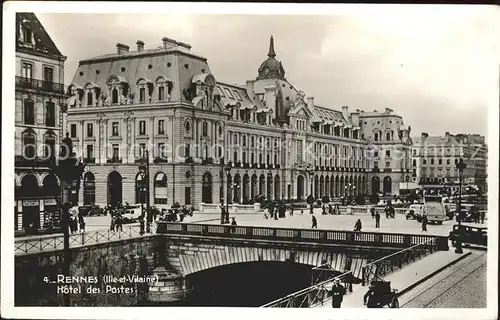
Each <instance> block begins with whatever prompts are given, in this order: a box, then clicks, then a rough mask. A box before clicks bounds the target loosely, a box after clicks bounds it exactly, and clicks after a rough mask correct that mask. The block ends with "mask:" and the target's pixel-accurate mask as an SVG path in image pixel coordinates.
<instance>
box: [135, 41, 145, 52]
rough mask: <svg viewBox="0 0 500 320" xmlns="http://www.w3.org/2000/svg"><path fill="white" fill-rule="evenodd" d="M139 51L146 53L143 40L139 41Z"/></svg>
mask: <svg viewBox="0 0 500 320" xmlns="http://www.w3.org/2000/svg"><path fill="white" fill-rule="evenodd" d="M136 44H137V51H139V52H142V51H144V41H142V40H137V42H136Z"/></svg>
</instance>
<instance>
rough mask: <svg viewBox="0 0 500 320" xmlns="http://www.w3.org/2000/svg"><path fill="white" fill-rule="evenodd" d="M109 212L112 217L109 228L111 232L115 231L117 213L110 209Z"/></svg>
mask: <svg viewBox="0 0 500 320" xmlns="http://www.w3.org/2000/svg"><path fill="white" fill-rule="evenodd" d="M108 212H109V215H110V216H111V225H110V226H109V230H111V231H115V226H116V216H115V213H114V212H113V211H112V210H111V209H109V210H108Z"/></svg>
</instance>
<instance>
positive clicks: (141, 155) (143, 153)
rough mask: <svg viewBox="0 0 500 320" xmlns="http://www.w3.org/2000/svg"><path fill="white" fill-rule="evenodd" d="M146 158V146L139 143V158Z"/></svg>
mask: <svg viewBox="0 0 500 320" xmlns="http://www.w3.org/2000/svg"><path fill="white" fill-rule="evenodd" d="M145 156H146V144H145V143H139V158H141V159H143V158H144V157H145Z"/></svg>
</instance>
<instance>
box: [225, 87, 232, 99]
mask: <svg viewBox="0 0 500 320" xmlns="http://www.w3.org/2000/svg"><path fill="white" fill-rule="evenodd" d="M224 90H226V93H227V96H228V97H229V98H231V99H234V97H233V94H232V93H231V90H229V89H228V88H224Z"/></svg>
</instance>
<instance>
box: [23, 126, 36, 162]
mask: <svg viewBox="0 0 500 320" xmlns="http://www.w3.org/2000/svg"><path fill="white" fill-rule="evenodd" d="M23 147H24V148H23V151H24V156H25V157H26V158H31V159H32V158H34V157H35V155H36V137H35V134H34V133H33V132H27V133H26V134H25V135H24V137H23Z"/></svg>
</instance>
